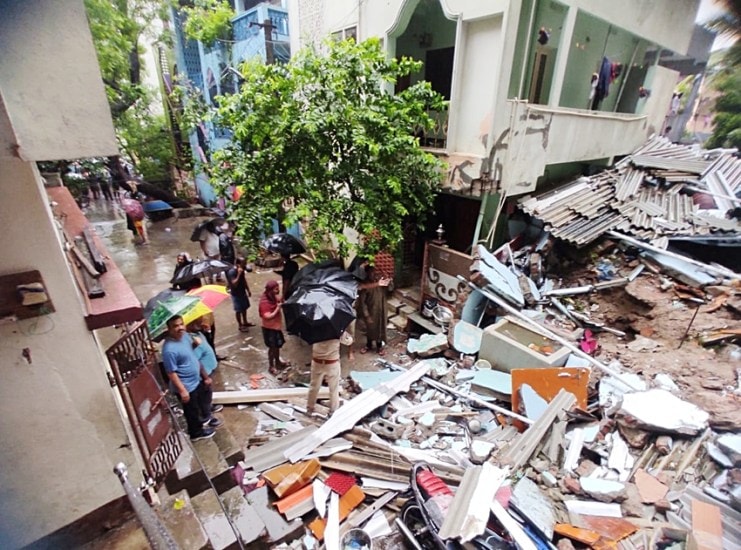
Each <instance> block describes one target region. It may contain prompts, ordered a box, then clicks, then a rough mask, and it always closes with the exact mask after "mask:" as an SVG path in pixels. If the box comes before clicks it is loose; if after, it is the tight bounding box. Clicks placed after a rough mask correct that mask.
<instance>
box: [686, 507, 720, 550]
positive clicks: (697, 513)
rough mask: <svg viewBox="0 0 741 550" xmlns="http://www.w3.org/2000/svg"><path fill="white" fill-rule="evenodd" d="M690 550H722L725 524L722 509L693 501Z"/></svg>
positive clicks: (688, 543) (688, 546)
mask: <svg viewBox="0 0 741 550" xmlns="http://www.w3.org/2000/svg"><path fill="white" fill-rule="evenodd" d="M687 548H688V550H722V549H723V524H722V520H721V516H720V508H718V507H717V506H715V505H713V504H710V503H707V502H703V501H701V500H697V499H692V531H691V532H690V535H689V538H688V541H687Z"/></svg>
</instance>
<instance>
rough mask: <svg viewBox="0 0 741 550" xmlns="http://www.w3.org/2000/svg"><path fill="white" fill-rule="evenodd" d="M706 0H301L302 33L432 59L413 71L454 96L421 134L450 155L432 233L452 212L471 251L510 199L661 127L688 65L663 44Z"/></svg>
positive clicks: (681, 42) (688, 26)
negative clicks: (670, 59) (677, 63)
mask: <svg viewBox="0 0 741 550" xmlns="http://www.w3.org/2000/svg"><path fill="white" fill-rule="evenodd" d="M698 5H699V1H698V0H679V1H672V0H658V1H655V2H644V1H641V0H628V1H625V2H619V3H609V2H589V1H585V0H561V1H556V0H501V1H491V2H481V1H479V0H386V1H384V2H370V1H367V0H365V1H364V0H360V1H359V2H357V3H352V5H349V4H348V3H347V2H342V1H341V0H324V1H322V2H316V1H313V0H292V2H291V4H290V5H289V13H290V20H291V25H292V27H293V32H292V33H291V47H292V49H296V48H300V47H302V46H305V45H308V44H314V45H316V44H318V43H320V42H321V40H323V39H324V38H325V37H327V36H330V35H331V36H335V37H357V39H358V40H364V39H366V38H369V37H380V38H381V39H382V40H383V44H384V47H385V49H386V51H387V52H388V55H390V56H397V57H398V56H411V57H413V58H415V59H420V60H422V61H424V63H425V65H424V69H423V71H422V72H420V73H419V74H417V75H414V76H413V78H412V81H413V79H425V80H428V81H430V82H431V83H432V86H433V87H434V88H435V89H436V90H437V91H439V92H440V93H441V94H443V95H444V96H445V98H446V99H448V100H449V106H448V111H447V112H446V113H443V114H442V115H441V116H440V118H439V124H438V126H437V128H436V130H435V131H434V132H432V133H428V134H426V135H424V136H423V137H422V140H423V145H425V146H426V147H429V148H430V150H431V151H433V152H435V153H436V154H438V155H439V156H440V157H442V158H443V159H444V160H445V161H446V162H447V164H448V171H447V174H446V175H445V177H444V181H443V191H442V193H443V194H444V200H442V198H441V200H439V201H438V204H437V205H436V215H435V217H434V218H433V219H432V220H431V223H430V224H429V227H430V234H429V235H426V237H428V238H429V237H432V236H434V229H435V228H437V227H438V225H439V224H442V225H443V227H444V229H445V231H446V233H445V237H446V239H447V241H448V244H449V245H450V246H451V247H452V248H455V249H457V250H460V251H470V249H471V247H472V245H474V244H475V243H477V242H479V241H480V240H483V239H486V238H487V237H488V236H491V235H493V234H494V233H493V232H494V230H495V229H496V224H497V220H502V219H503V218H505V217H506V213H507V208H508V204H509V203H508V202H507V200H506V199H509V198H513V197H518V196H521V195H524V194H527V193H530V192H532V191H534V190H535V189H536V188H539V189H540V188H543V187H545V186H548V185H553V184H555V183H557V182H558V181H559V180H563V179H564V178H567V177H569V176H572V175H574V174H578V173H583V172H585V171H587V170H590V169H592V167H594V166H604V165H606V164H608V163H609V162H610V161H611V159H613V158H614V157H616V156H620V155H625V154H628V153H630V152H631V151H632V150H634V149H635V148H636V147H637V146H638V145H639V144H641V143H643V142H644V141H645V140H646V138H647V137H648V136H649V135H651V134H654V133H659V132H660V131H661V130H662V127H663V124H664V119H665V116H666V113H667V111H668V108H669V103H670V100H671V96H672V92H673V90H674V86H675V84H676V82H677V72H676V71H673V70H671V69H669V68H666V67H664V66H663V65H662V63H661V58H662V55H657V52H667V51H668V52H676V53H677V54H682V55H686V54H687V51H688V48H689V45H690V39H691V38H692V35H693V29H694V20H695V14H696V12H697V8H698ZM405 85H408V83H405V82H399V83H397V88H398V87H401V86H405ZM502 212H504V214H502ZM410 238H417V239H418V238H419V236H417V237H414V236H410ZM410 244H411V243H405V246H404V248H405V249H411V248H414V247H413V246H410ZM417 248H419V247H417ZM418 259H419V254H417V260H414V261H418ZM403 261H407V260H406V259H403ZM409 261H412V260H409Z"/></svg>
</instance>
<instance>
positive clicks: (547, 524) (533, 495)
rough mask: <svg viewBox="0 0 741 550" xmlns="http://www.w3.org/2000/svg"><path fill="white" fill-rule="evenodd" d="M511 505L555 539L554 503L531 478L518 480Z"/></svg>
mask: <svg viewBox="0 0 741 550" xmlns="http://www.w3.org/2000/svg"><path fill="white" fill-rule="evenodd" d="M510 506H511V507H513V508H514V509H515V510H517V512H518V513H519V514H520V515H522V516H524V517H526V518H528V519H529V520H530V523H532V524H533V525H534V526H535V527H536V529H537V530H538V531H539V532H540V533H541V534H542V535H543V536H544V537H545V538H546V539H547V540H551V539H553V528H554V526H555V525H556V517H555V512H554V510H553V503H552V502H551V501H550V499H548V498H547V497H546V496H545V495H544V494H543V492H542V491H541V490H540V488H539V487H538V486H537V485H536V484H535V483H533V482H532V481H531V480H530V479H528V478H526V477H524V478H522V479H520V481H518V482H517V485H515V488H514V490H513V491H512V498H511V499H510Z"/></svg>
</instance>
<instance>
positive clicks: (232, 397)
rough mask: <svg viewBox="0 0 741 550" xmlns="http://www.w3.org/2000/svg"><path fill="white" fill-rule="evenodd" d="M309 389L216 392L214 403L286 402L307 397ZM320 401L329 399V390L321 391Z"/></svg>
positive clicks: (323, 389)
mask: <svg viewBox="0 0 741 550" xmlns="http://www.w3.org/2000/svg"><path fill="white" fill-rule="evenodd" d="M308 395H309V388H277V389H268V390H233V391H215V392H214V396H213V402H214V403H215V404H217V405H237V404H240V403H264V402H266V401H285V400H286V399H291V398H294V397H299V398H300V397H304V398H305V397H307V396H308ZM318 399H329V388H321V389H320V390H319V396H318Z"/></svg>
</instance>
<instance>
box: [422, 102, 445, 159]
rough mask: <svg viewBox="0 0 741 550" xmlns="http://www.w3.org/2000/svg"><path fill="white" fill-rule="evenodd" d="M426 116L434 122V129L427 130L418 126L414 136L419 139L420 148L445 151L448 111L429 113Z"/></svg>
mask: <svg viewBox="0 0 741 550" xmlns="http://www.w3.org/2000/svg"><path fill="white" fill-rule="evenodd" d="M427 114H428V115H430V117H432V119H433V120H434V121H435V125H434V127H433V128H432V129H430V130H427V129H424V128H422V127H421V126H419V127H418V128H417V129H416V131H415V132H414V135H415V136H417V137H419V142H420V144H421V145H422V147H429V148H430V149H445V147H446V146H447V144H448V110H447V109H445V110H444V111H429V112H428V113H427Z"/></svg>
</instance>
